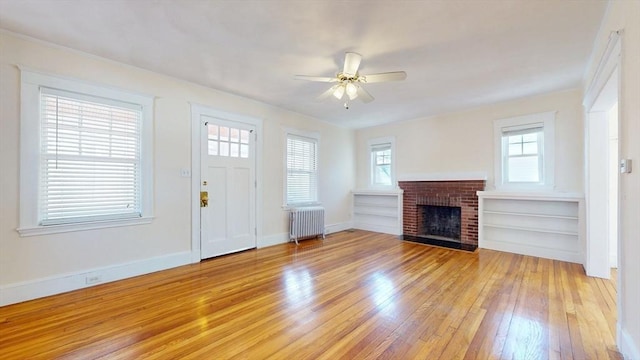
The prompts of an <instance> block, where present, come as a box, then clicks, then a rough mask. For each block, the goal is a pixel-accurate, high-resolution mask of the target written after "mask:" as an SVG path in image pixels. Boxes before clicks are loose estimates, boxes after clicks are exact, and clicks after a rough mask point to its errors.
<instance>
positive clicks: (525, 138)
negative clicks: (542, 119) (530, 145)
mask: <svg viewBox="0 0 640 360" xmlns="http://www.w3.org/2000/svg"><path fill="white" fill-rule="evenodd" d="M522 141H527V142H531V141H538V133H531V134H524V135H522Z"/></svg>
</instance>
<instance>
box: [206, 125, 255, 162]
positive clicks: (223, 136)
mask: <svg viewBox="0 0 640 360" xmlns="http://www.w3.org/2000/svg"><path fill="white" fill-rule="evenodd" d="M249 133H250V132H249V130H244V129H236V128H233V127H227V126H218V125H215V124H207V140H208V141H207V145H208V146H207V148H208V149H207V153H208V154H209V155H213V156H222V157H235V158H237V157H239V158H243V159H247V158H249Z"/></svg>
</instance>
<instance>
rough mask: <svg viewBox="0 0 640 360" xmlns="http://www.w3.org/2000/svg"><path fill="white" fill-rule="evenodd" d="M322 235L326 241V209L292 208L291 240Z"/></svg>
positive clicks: (314, 207) (319, 207) (290, 213)
mask: <svg viewBox="0 0 640 360" xmlns="http://www.w3.org/2000/svg"><path fill="white" fill-rule="evenodd" d="M319 235H322V238H323V239H324V208H323V207H321V206H308V207H299V208H292V209H291V210H290V212H289V240H294V241H295V242H296V245H297V244H298V239H300V238H306V237H311V236H319Z"/></svg>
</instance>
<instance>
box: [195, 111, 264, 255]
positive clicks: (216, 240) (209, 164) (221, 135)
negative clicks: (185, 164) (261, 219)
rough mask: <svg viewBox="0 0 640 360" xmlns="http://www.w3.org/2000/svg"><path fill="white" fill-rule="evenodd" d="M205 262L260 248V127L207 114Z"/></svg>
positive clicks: (204, 120) (202, 166) (203, 221)
mask: <svg viewBox="0 0 640 360" xmlns="http://www.w3.org/2000/svg"><path fill="white" fill-rule="evenodd" d="M200 120H201V122H200V123H201V125H202V126H203V129H202V131H201V132H200V133H201V137H200V138H201V141H200V145H201V146H200V149H201V157H200V159H201V160H200V162H201V164H200V174H201V176H200V190H201V191H203V192H206V193H207V194H208V200H207V201H205V203H206V206H205V204H202V201H201V207H200V227H201V228H200V253H201V258H202V259H206V258H210V257H213V256H218V255H224V254H228V253H232V252H237V251H241V250H246V249H251V248H254V247H256V171H255V170H256V160H255V159H256V154H255V152H256V149H255V139H256V136H255V126H253V125H251V124H245V123H241V122H235V121H229V120H223V119H219V118H215V117H211V116H206V115H202V116H201V119H200Z"/></svg>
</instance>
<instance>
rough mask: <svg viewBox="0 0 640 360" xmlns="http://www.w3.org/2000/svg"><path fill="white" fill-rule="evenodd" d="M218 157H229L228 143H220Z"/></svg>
mask: <svg viewBox="0 0 640 360" xmlns="http://www.w3.org/2000/svg"><path fill="white" fill-rule="evenodd" d="M220 137H222V131H221V132H220ZM220 156H229V143H228V142H222V141H221V142H220Z"/></svg>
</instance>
